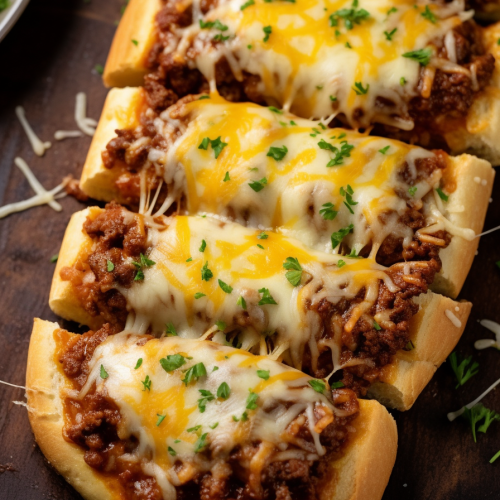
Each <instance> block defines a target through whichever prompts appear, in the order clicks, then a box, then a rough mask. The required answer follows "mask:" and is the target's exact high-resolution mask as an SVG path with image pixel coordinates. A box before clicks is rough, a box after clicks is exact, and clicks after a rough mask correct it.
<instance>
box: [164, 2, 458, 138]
mask: <svg viewBox="0 0 500 500" xmlns="http://www.w3.org/2000/svg"><path fill="white" fill-rule="evenodd" d="M246 3H247V2H246V1H245V0H225V1H224V0H222V1H221V2H219V7H217V8H215V9H213V10H210V11H209V12H208V14H207V15H206V16H201V15H199V12H200V11H199V6H198V2H195V5H194V8H193V12H194V16H193V17H194V21H195V22H194V23H193V25H191V26H190V27H188V28H185V29H184V30H181V32H182V39H181V41H180V43H179V44H178V46H177V48H176V54H175V55H174V57H185V58H186V59H188V60H189V63H190V64H193V63H194V64H195V65H196V67H197V68H198V69H199V70H200V71H201V72H202V73H203V75H204V76H205V77H206V78H207V80H208V81H209V82H210V83H211V87H212V89H215V64H216V63H217V61H219V60H220V59H221V58H224V57H225V58H226V60H227V62H228V63H229V66H230V68H231V70H232V71H233V73H234V74H235V76H236V78H237V79H240V80H242V79H243V72H247V73H251V74H253V75H258V76H259V77H260V83H259V85H258V91H259V92H260V93H261V94H262V95H263V96H264V97H265V98H266V100H267V101H268V102H269V103H272V104H278V105H280V106H283V107H284V108H285V109H286V110H292V111H294V112H295V113H296V114H298V115H300V116H304V117H310V116H314V117H323V116H327V115H331V114H332V113H343V114H344V115H345V116H346V117H347V120H348V121H349V123H350V124H351V125H353V126H359V125H362V126H368V125H369V124H370V123H373V122H374V121H378V122H381V123H388V124H391V125H395V126H398V127H399V128H403V129H406V130H411V129H412V128H413V122H412V121H411V119H410V118H409V116H408V114H407V103H408V101H409V99H410V98H411V97H413V96H415V95H417V93H418V91H417V82H418V79H419V71H420V65H419V63H418V62H417V61H416V60H414V59H410V58H407V57H403V54H406V53H408V52H412V51H416V50H421V49H425V48H427V47H429V46H430V45H431V44H432V42H435V43H439V44H441V39H442V38H444V37H445V35H446V34H447V33H448V32H449V31H450V30H451V29H453V28H454V27H456V26H458V25H459V24H461V22H462V19H464V18H465V17H467V14H466V13H464V2H461V1H459V0H455V2H451V4H446V5H444V6H442V7H440V6H438V5H436V4H434V3H429V2H414V1H413V0H411V1H410V0H397V1H396V2H394V0H359V1H358V0H356V1H355V2H354V3H353V2H352V1H351V0H348V1H346V0H295V1H294V2H284V1H275V2H266V1H265V0H255V1H254V2H253V3H252V4H251V5H249V6H247V7H246V8H243V10H242V6H243V5H244V4H246ZM349 9H352V11H351V15H349V14H348V15H347V18H346V16H345V13H346V10H347V11H348V10H349ZM362 9H363V10H362ZM425 9H428V10H427V11H426V10H425ZM339 14H340V15H339ZM352 14H353V15H354V17H355V19H356V20H354V22H352V18H353V15H352ZM422 14H425V16H424V15H422ZM332 15H333V18H332V17H331V16H332ZM332 19H333V21H332ZM346 19H347V20H346ZM349 19H351V24H349ZM200 21H201V22H202V23H203V25H204V26H207V25H206V24H205V23H207V22H208V23H212V27H211V28H210V29H207V28H205V29H202V28H201V27H200ZM216 21H219V23H215V22H216ZM358 21H359V22H358ZM214 23H215V24H214ZM332 24H333V25H332ZM221 25H223V26H222V27H227V28H226V29H225V30H221V29H220V27H221ZM208 26H210V24H209V25H208ZM221 36H224V37H228V39H226V40H224V41H223V42H221V41H217V37H219V38H220V37H221ZM432 50H434V49H432ZM433 53H434V52H433ZM437 64H438V59H437V58H435V60H433V62H431V65H430V66H429V67H432V66H436V65H437ZM448 65H451V66H453V67H452V68H451V70H452V71H453V70H457V71H458V67H457V66H456V65H454V64H453V63H451V62H449V63H448ZM448 70H449V68H448ZM460 70H461V71H463V69H460ZM466 71H467V70H466ZM402 79H403V80H402ZM402 82H403V83H402ZM366 89H368V91H367V92H365V90H366ZM377 97H381V98H383V99H385V100H388V101H390V102H391V103H392V105H389V106H387V108H386V109H385V110H384V111H382V110H381V107H380V106H377V105H376V100H377ZM332 98H336V101H335V103H334V106H333V107H332ZM377 108H378V109H377ZM357 110H362V113H361V114H360V113H359V111H357Z"/></svg>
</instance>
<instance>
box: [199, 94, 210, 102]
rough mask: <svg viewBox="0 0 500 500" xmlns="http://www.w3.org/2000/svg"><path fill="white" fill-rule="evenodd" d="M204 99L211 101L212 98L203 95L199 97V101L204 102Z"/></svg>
mask: <svg viewBox="0 0 500 500" xmlns="http://www.w3.org/2000/svg"><path fill="white" fill-rule="evenodd" d="M204 99H210V96H209V95H206V94H204V95H201V96H200V97H198V101H203V100H204Z"/></svg>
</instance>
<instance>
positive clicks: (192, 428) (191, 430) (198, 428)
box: [186, 425, 201, 432]
mask: <svg viewBox="0 0 500 500" xmlns="http://www.w3.org/2000/svg"><path fill="white" fill-rule="evenodd" d="M200 429H201V425H195V426H194V427H190V428H189V429H186V432H198V431H199V430H200Z"/></svg>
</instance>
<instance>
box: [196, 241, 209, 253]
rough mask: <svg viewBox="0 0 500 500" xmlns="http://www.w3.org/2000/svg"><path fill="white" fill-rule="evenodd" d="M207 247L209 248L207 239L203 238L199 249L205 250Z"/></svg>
mask: <svg viewBox="0 0 500 500" xmlns="http://www.w3.org/2000/svg"><path fill="white" fill-rule="evenodd" d="M205 248H207V242H206V241H205V240H201V245H200V248H198V250H199V251H200V252H204V251H205Z"/></svg>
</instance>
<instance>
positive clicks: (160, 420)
mask: <svg viewBox="0 0 500 500" xmlns="http://www.w3.org/2000/svg"><path fill="white" fill-rule="evenodd" d="M156 416H157V417H158V420H157V421H156V427H159V426H160V424H161V423H162V422H163V421H164V420H165V417H166V415H160V414H159V413H157V414H156Z"/></svg>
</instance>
